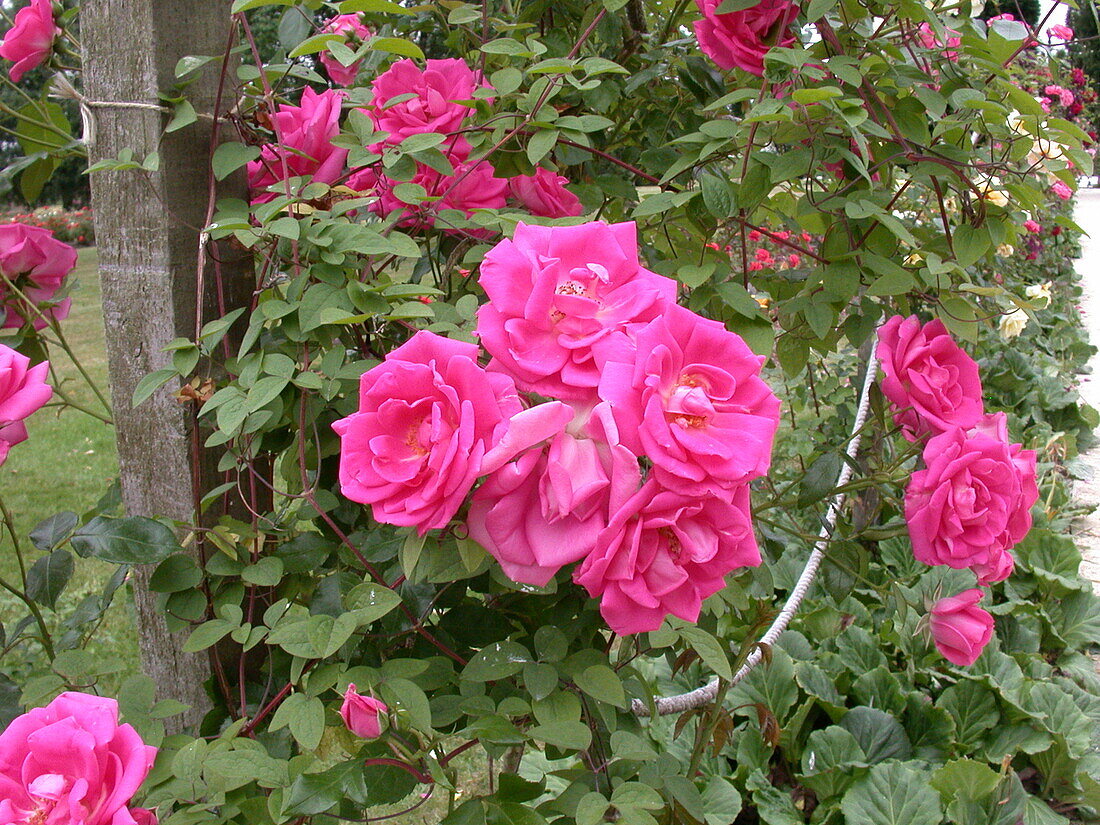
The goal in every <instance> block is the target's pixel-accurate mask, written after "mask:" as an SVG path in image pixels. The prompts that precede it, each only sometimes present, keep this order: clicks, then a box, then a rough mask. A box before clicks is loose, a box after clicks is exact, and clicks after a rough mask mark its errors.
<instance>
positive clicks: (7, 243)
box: [0, 223, 76, 330]
mask: <svg viewBox="0 0 1100 825" xmlns="http://www.w3.org/2000/svg"><path fill="white" fill-rule="evenodd" d="M75 266H76V250H75V249H73V248H72V247H71V246H69V245H68V244H67V243H62V242H61V241H59V240H57V239H56V238H55V237H54V236H53V233H52V232H50V230H48V229H43V228H42V227H39V226H27V225H25V224H21V223H8V224H0V274H2V275H3V276H4V277H5V278H7V279H8V280H9V281H12V282H13V283H14V284H15V286H16V288H17V289H19V291H20V292H22V293H23V295H25V296H26V297H27V299H28V300H30V301H32V302H33V303H34V304H35V305H38V304H40V303H43V302H53V300H54V295H55V294H56V293H57V292H58V290H60V289H61V285H62V283H63V282H64V280H65V278H66V277H67V276H68V274H69V273H70V272H72V271H73V267H75ZM0 303H2V304H3V309H4V310H5V313H6V314H5V315H4V322H3V324H2V326H3V327H4V328H9V329H18V328H19V327H21V326H23V324H25V323H28V322H29V323H30V324H31V325H32V326H33V327H34V328H35V329H38V330H41V329H45V328H46V326H47V322H46V320H45V318H55V319H57V320H58V321H60V320H63V319H65V318H67V317H68V316H69V307H70V306H71V305H72V299H71V298H66V299H64V300H63V301H60V302H57V304H56V305H55V306H52V307H45V306H39V307H38V312H35V311H33V310H32V309H30V308H29V307H27V306H26V305H25V303H24V302H23V300H22V298H20V297H19V296H18V295H17V294H15V293H14V292H13V291H12V290H11V289H9V288H8V285H7V284H6V283H2V282H0ZM39 313H41V314H39ZM42 316H45V317H42Z"/></svg>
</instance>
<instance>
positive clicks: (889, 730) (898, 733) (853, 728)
mask: <svg viewBox="0 0 1100 825" xmlns="http://www.w3.org/2000/svg"><path fill="white" fill-rule="evenodd" d="M840 726H841V727H842V728H844V729H845V730H846V731H848V732H849V733H850V734H852V736H854V737H855V740H856V742H858V743H859V746H860V747H861V748H862V749H863V753H864V754H866V756H867V761H868V762H870V763H875V762H881V761H883V760H884V759H906V758H908V757H909V754H910V752H911V751H912V746H911V745H910V744H909V737H908V736H906V734H905V728H903V727H902V726H901V723H900V722H899V721H898V720H897V719H895V718H894V717H893V716H891V715H890V714H888V713H884V712H883V711H881V710H879V709H878V708H869V707H866V706H860V707H855V708H852V709H851V710H850V711H848V712H847V713H846V714H844V718H843V719H841V720H840Z"/></svg>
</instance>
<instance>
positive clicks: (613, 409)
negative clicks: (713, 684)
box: [468, 222, 779, 633]
mask: <svg viewBox="0 0 1100 825" xmlns="http://www.w3.org/2000/svg"><path fill="white" fill-rule="evenodd" d="M480 283H481V285H482V287H484V289H485V292H486V294H487V295H488V297H489V300H488V302H487V303H486V304H485V305H483V306H482V308H481V309H480V311H479V313H478V335H479V336H480V338H481V342H482V344H483V346H484V347H485V349H486V350H487V351H488V352H489V354H490V355H491V356H492V361H491V362H490V365H489V369H490V370H492V371H501V372H504V373H506V374H508V375H509V376H510V377H512V378H513V379H514V380H515V382H516V384H517V386H518V387H520V388H521V389H523V390H527V391H530V392H536V393H538V394H540V395H543V396H547V397H550V398H555V399H559V400H564V401H567V402H568V403H569V404H570V405H571V407H572V409H573V411H574V417H573V419H572V421H571V422H570V423H569V424H568V426H566V427H565V428H564V430H563V431H562V432H561V433H559V434H558V435H557V436H556V437H555V438H554V439H553V440H552V441H551V442H550V444H549V445H547V446H545V447H543V448H540V449H539V450H537V451H535V452H533V453H527V454H525V455H523V456H520V457H519V459H518V460H517V461H515V462H513V463H511V464H509V465H508V466H507V467H505V468H503V469H502V470H501V471H500V472H498V473H496V474H494V475H492V476H490V477H489V479H488V481H487V482H486V484H485V485H483V486H482V487H481V488H480V489H479V490H478V492H477V493H476V494H475V495H474V499H473V506H472V507H471V509H470V516H469V522H468V523H469V527H470V533H471V535H472V536H473V537H475V538H476V539H478V541H480V542H481V543H482V544H483V545H484V546H485V547H486V549H488V550H489V552H490V553H492V554H493V555H494V556H495V557H496V558H497V559H498V560H499V561H500V562H501V565H502V566H503V567H504V569H505V571H506V572H508V573H509V575H511V576H512V577H513V578H514V579H516V580H517V581H521V582H526V583H531V584H539V585H541V584H545V583H546V582H548V581H549V580H550V578H551V577H552V576H553V575H554V574H555V573H556V572H557V571H558V569H559V568H560V567H562V566H563V565H565V564H569V563H571V562H575V561H581V564H580V566H579V567H578V568H577V569H576V570H575V572H574V579H575V580H576V581H577V582H578V583H579V584H581V585H583V586H584V587H585V588H586V589H587V590H588V592H589V593H590V595H592V596H593V597H599V598H600V599H601V604H600V611H601V613H602V614H603V617H604V619H605V620H606V621H607V622H608V624H609V625H610V626H611V628H612V629H613V630H615V631H616V632H619V633H639V632H643V631H648V630H654V629H656V628H657V627H658V626H659V625H660V623H661V621H662V620H663V619H664V617H665V616H666V615H668V614H670V613H671V614H673V615H676V616H679V617H680V618H683V619H685V620H687V621H695V620H696V619H697V618H698V616H699V610H700V606H701V604H702V601H703V599H705V598H707V597H708V596H710V595H711V594H713V593H715V592H717V591H718V590H719V589H721V588H722V587H723V586H724V577H725V575H726V574H727V573H729V572H731V571H732V570H735V569H737V568H739V567H746V566H752V565H756V564H758V563H759V561H760V555H759V551H758V549H757V546H756V541H755V538H754V536H753V532H752V526H751V519H750V516H749V501H748V483H749V482H750V481H751V480H752V479H754V478H757V477H759V476H760V475H762V474H763V473H765V472H767V469H768V464H769V461H770V456H771V446H772V439H773V438H774V435H775V430H776V427H777V425H778V415H779V400H778V399H777V398H776V397H775V395H774V394H773V393H772V392H771V390H770V389H768V387H767V385H766V384H765V383H764V382H763V381H762V380H761V379H760V365H761V361H762V359H760V358H759V357H757V356H755V355H754V354H753V353H752V352H751V351H750V350H749V348H748V347H747V346H746V345H745V343H744V341H742V340H741V338H740V337H738V336H737V335H734V334H733V333H730V332H728V331H727V330H726V329H725V328H724V327H723V326H722V325H721V324H718V323H716V322H714V321H708V320H706V319H704V318H701V317H699V316H698V315H696V314H695V313H693V312H690V311H689V310H687V309H684V308H682V307H679V306H677V305H676V303H675V298H676V286H675V283H674V282H672V281H670V280H669V279H667V278H664V277H662V276H660V275H657V274H655V273H653V272H651V271H649V270H648V269H646V268H645V267H644V266H642V265H641V263H640V262H639V260H638V246H637V237H636V227H635V226H634V224H632V223H623V224H611V225H608V224H604V223H601V222H595V223H588V224H582V225H580V226H573V227H555V228H548V227H538V226H525V225H523V224H520V226H519V227H518V228H517V230H516V234H515V237H514V238H513V239H512V240H506V241H502V242H501V243H500V244H498V245H497V246H496V247H495V248H494V249H493V250H492V251H491V252H490V253H489V254H488V255H486V257H485V260H484V262H483V263H482V266H481V277H480ZM640 459H645V460H646V461H647V463H648V464H649V466H650V469H649V471H648V475H647V476H646V477H643V473H642V465H641V463H640Z"/></svg>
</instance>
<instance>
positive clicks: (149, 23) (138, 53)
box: [80, 0, 253, 729]
mask: <svg viewBox="0 0 1100 825" xmlns="http://www.w3.org/2000/svg"><path fill="white" fill-rule="evenodd" d="M229 9H230V0H84V2H83V3H82V4H81V22H80V25H81V37H82V41H83V49H84V83H85V89H84V93H85V95H86V96H87V97H88V99H89V100H91V101H95V102H99V103H98V105H96V106H94V107H93V109H92V111H93V114H94V118H95V121H96V129H95V139H94V143H93V145H92V146H90V147H89V151H90V155H91V160H92V161H93V162H95V161H98V160H101V159H104V158H114V157H117V156H118V155H119V153H120V152H121V151H122V150H124V149H130V150H132V151H133V152H134V157H135V158H137V159H139V160H140V159H142V158H144V157H145V156H146V155H147V154H148V153H150V152H152V151H157V152H159V155H160V167H159V170H158V171H156V172H152V173H148V174H144V173H138V172H134V171H102V172H95V173H93V174H92V176H91V184H92V206H93V211H94V216H95V229H96V238H97V241H98V246H99V267H100V276H101V279H102V287H103V310H104V313H103V314H104V324H105V326H106V332H107V357H108V366H109V369H110V380H111V394H112V401H113V405H114V410H115V423H116V429H117V440H118V454H119V465H120V472H121V477H122V497H123V503H124V505H125V507H126V510H127V512H128V513H130V514H131V515H145V516H168V517H170V518H173V519H177V520H180V521H184V522H189V523H194V522H195V521H196V520H197V516H196V512H195V502H197V501H198V500H199V498H201V496H202V493H203V492H204V491H205V490H208V489H211V488H212V486H214V485H216V484H217V483H219V481H220V480H218V479H215V474H214V462H215V461H216V456H210V455H207V454H206V451H204V450H201V449H199V447H198V445H199V444H200V441H201V440H200V439H199V437H198V434H197V433H196V432H195V417H194V416H195V410H194V407H193V405H190V404H188V405H184V404H181V403H180V402H178V401H177V400H176V399H175V398H173V397H172V394H173V391H174V390H176V389H177V387H176V386H174V385H169V386H168V387H166V388H164V389H163V390H161V391H158V392H157V393H156V394H155V395H154V396H153V397H152V398H151V399H149V400H148V401H146V402H144V403H143V404H141V405H139V406H137V407H133V406H132V404H131V399H132V397H133V392H134V388H135V387H136V386H137V383H138V382H139V381H140V380H141V379H142V378H143V377H144V376H145V375H147V374H149V373H151V372H153V371H154V370H157V369H160V368H162V367H165V366H168V365H169V364H170V361H171V355H170V354H169V353H165V352H164V347H165V345H166V344H168V342H169V341H171V340H172V339H173V338H177V337H188V338H191V337H194V335H195V331H196V330H195V328H196V307H197V302H198V300H199V296H198V293H199V289H200V276H199V267H198V263H197V262H198V250H199V242H200V241H199V229H200V228H201V227H203V226H204V225H205V224H206V212H207V205H208V186H207V181H208V179H209V148H210V139H211V129H212V128H213V122H212V120H211V119H210V118H209V117H206V118H203V117H201V114H202V113H205V114H207V115H209V113H211V112H213V110H214V101H215V96H216V93H217V88H218V83H219V76H218V74H219V73H218V71H217V65H219V64H214V65H212V66H210V67H207V69H206V70H205V71H203V72H202V73H201V75H200V77H199V79H198V80H196V81H194V82H193V83H191V84H190V85H189V86H188V87H187V90H186V94H187V96H188V99H189V100H190V101H191V103H192V104H193V105H194V107H195V110H196V111H197V112H199V113H200V119H199V120H198V122H197V123H195V124H192V125H191V126H188V127H186V128H184V129H182V130H180V131H177V132H174V133H171V134H168V135H164V134H163V131H164V127H165V125H166V122H167V115H166V114H165V113H163V112H161V111H157V110H156V109H153V108H137V107H125V106H112V105H110V104H111V103H120V102H121V103H132V102H137V103H144V104H154V105H156V104H160V102H161V101H160V98H159V96H158V92H159V91H160V90H168V89H170V88H171V87H172V86H173V85H174V84H175V82H176V78H175V66H176V63H177V61H179V59H180V58H181V57H184V56H185V55H189V54H198V55H218V54H223V53H224V52H225V48H226V42H227V39H228V37H229V26H230V22H231V20H230V13H229ZM230 94H231V92H230ZM104 103H106V105H104ZM232 103H233V101H232V99H229V100H227V101H225V102H224V103H223V107H224V108H228V107H230V106H231V105H232ZM218 194H219V196H220V197H224V196H236V197H245V196H246V192H245V191H244V181H243V180H242V179H241V178H237V179H236V180H235V181H232V182H230V185H229V188H228V189H227V190H220V191H219V193H218ZM214 254H215V255H218V259H219V260H220V261H221V264H220V266H221V276H222V283H223V295H222V299H223V300H224V302H225V311H226V312H228V311H229V310H231V309H233V308H234V307H237V306H244V305H247V302H248V299H249V296H250V294H251V291H252V284H253V278H252V272H251V269H250V268H249V264H248V262H247V260H246V259H245V258H243V257H242V256H240V255H238V256H237V257H236V260H232V259H227V258H226V257H225V256H224V255H223V254H221V253H219V252H218V251H214ZM208 269H209V267H208ZM202 284H203V286H202V291H203V295H202V296H201V298H202V301H203V305H204V317H203V320H209V319H211V318H216V317H219V316H220V315H221V314H222V313H221V312H219V311H217V309H216V300H215V298H216V297H217V296H216V294H215V290H216V288H217V282H216V279H215V277H214V276H213V273H212V272H206V273H205V276H204V277H203V278H202ZM207 308H209V309H207ZM150 573H151V570H149V569H144V568H139V569H138V570H137V571H136V575H135V586H134V596H135V602H136V608H137V616H138V626H139V646H140V650H141V656H142V665H143V668H144V670H145V672H146V673H147V674H148V675H149V676H151V677H152V678H153V680H154V681H155V682H156V684H157V687H158V690H159V691H160V697H161V698H173V699H177V700H179V701H181V702H183V703H185V704H187V705H189V706H190V708H191V710H190V711H189V713H187V714H185V715H184V716H183V717H182V718H177V719H176V720H170V721H172V722H174V725H173V726H172V727H174V728H175V729H180V728H182V727H183V726H185V725H189V724H194V723H196V722H198V721H199V720H200V719H201V718H202V715H203V713H205V711H206V710H207V709H208V708H209V700H208V698H207V695H206V691H205V689H204V682H205V681H206V680H207V679H208V678H209V676H210V663H209V659H208V657H207V656H206V655H205V654H185V653H182V652H181V649H180V648H181V645H182V642H183V640H184V638H185V637H186V633H182V634H181V633H177V634H171V633H169V632H168V628H167V626H166V624H165V622H164V618H163V616H162V615H161V614H160V612H159V611H158V610H157V606H156V605H157V594H155V593H151V592H150V591H149V590H148V588H147V584H148V576H149V574H150Z"/></svg>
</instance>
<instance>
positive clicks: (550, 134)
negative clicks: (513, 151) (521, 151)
mask: <svg viewBox="0 0 1100 825" xmlns="http://www.w3.org/2000/svg"><path fill="white" fill-rule="evenodd" d="M558 135H559V132H558V130H557V129H542V130H540V131H538V132H535V134H533V135H531V139H530V140H529V141H528V142H527V159H528V160H529V161H531V163H533V164H537V163H538V162H539V161H540V160H542V159H543V158H544V157H546V156H547V155H548V154H550V151H551V150H552V149H553V148H554V145H555V144H556V143H557V142H558Z"/></svg>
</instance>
